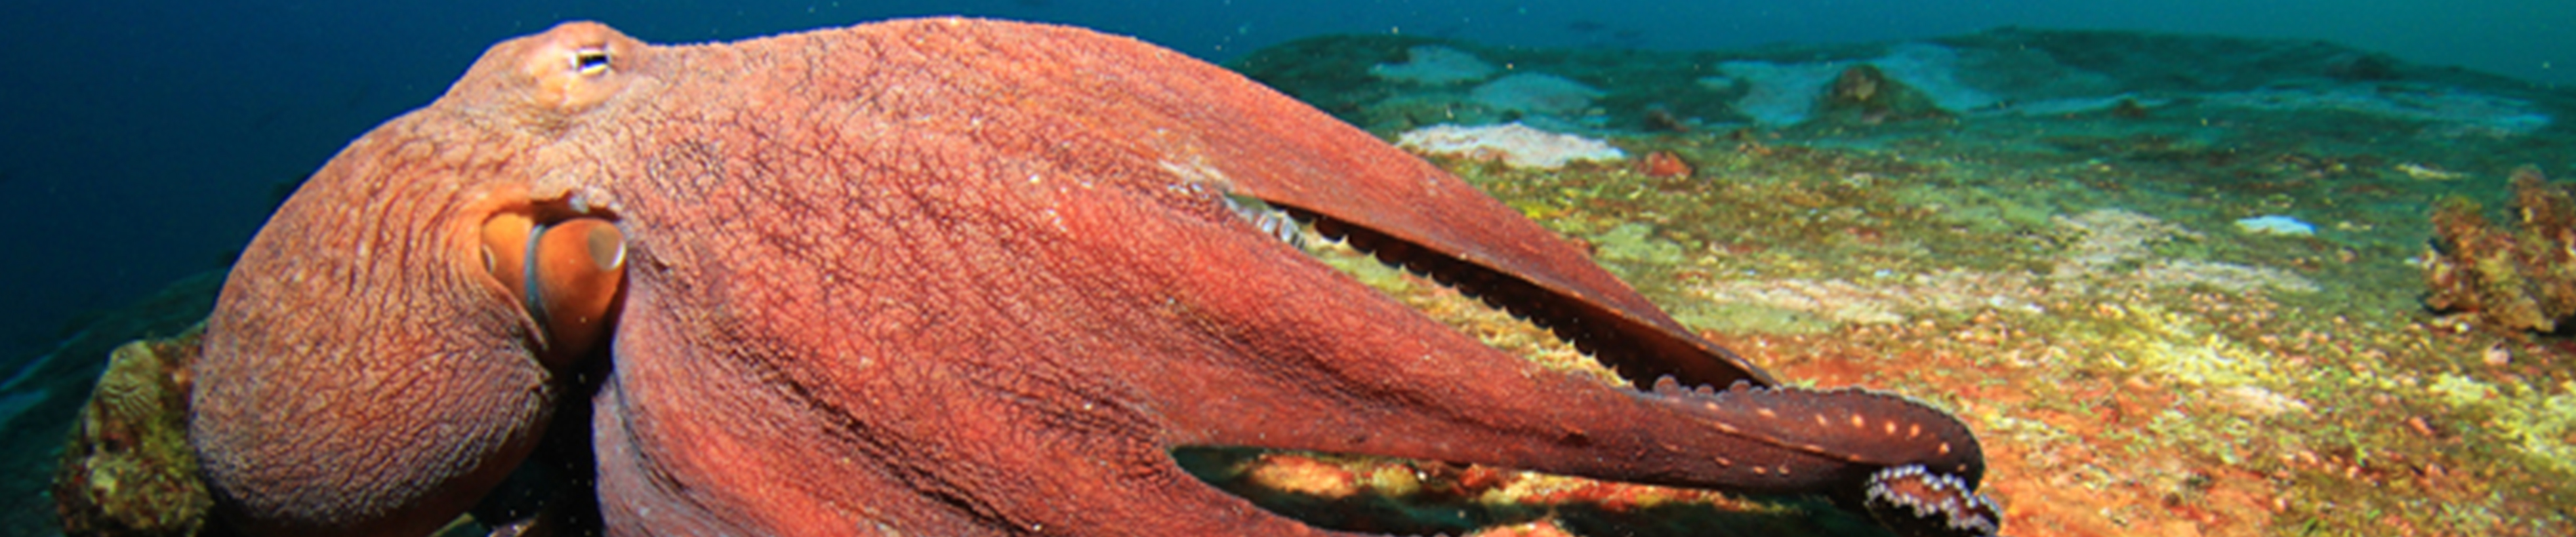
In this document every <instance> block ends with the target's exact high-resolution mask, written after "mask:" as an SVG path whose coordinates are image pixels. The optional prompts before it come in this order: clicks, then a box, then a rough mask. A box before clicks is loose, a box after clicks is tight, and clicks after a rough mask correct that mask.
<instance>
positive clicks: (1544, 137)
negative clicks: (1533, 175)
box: [1396, 122, 1628, 169]
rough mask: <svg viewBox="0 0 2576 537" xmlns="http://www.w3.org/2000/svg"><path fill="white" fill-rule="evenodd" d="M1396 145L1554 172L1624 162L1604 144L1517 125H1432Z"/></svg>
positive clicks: (1415, 131) (1426, 153)
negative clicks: (1570, 166)
mask: <svg viewBox="0 0 2576 537" xmlns="http://www.w3.org/2000/svg"><path fill="white" fill-rule="evenodd" d="M1396 145H1397V146H1399V147H1403V148H1405V149H1409V150H1412V151H1414V152H1416V153H1421V154H1425V155H1436V156H1445V157H1455V158H1464V159H1468V160H1489V161H1500V162H1502V163H1504V164H1507V165H1510V166H1514V167H1520V168H1535V169H1556V168H1562V167H1565V165H1566V164H1569V163H1572V162H1575V161H1595V162H1609V161H1617V160H1621V159H1625V158H1628V155H1627V153H1624V152H1621V151H1619V148H1616V147H1611V146H1610V144H1609V143H1608V142H1603V141H1600V140H1594V139H1590V138H1584V137H1581V136H1575V135H1572V134H1561V133H1554V132H1547V131H1543V130H1538V129H1533V128H1530V127H1529V126H1527V125H1522V124H1520V123H1518V122H1514V123H1508V124H1503V125H1487V126H1482V127H1460V126H1456V125H1434V126H1431V127H1425V128H1421V129H1415V130H1413V131H1411V132H1406V133H1404V135H1403V136H1400V137H1397V138H1396Z"/></svg>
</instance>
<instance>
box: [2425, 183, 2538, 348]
mask: <svg viewBox="0 0 2576 537" xmlns="http://www.w3.org/2000/svg"><path fill="white" fill-rule="evenodd" d="M2513 191H2514V195H2513V214H2514V215H2516V216H2517V217H2518V220H2519V222H2518V223H2516V225H2515V226H2514V227H2513V229H2511V230H2507V229H2504V228H2501V227H2498V226H2496V225H2495V224H2494V223H2493V222H2491V221H2489V220H2488V219H2487V217H2486V215H2485V214H2484V213H2483V211H2482V210H2481V209H2480V208H2479V206H2478V204H2477V202H2473V201H2469V200H2467V199H2464V198H2459V197H2451V198H2445V199H2443V200H2442V201H2441V202H2440V203H2439V204H2438V205H2437V206H2436V207H2435V208H2434V210H2433V233H2434V242H2433V246H2434V249H2433V252H2432V253H2431V254H2428V255H2426V256H2425V263H2424V265H2425V266H2424V279H2425V285H2426V286H2427V287H2430V288H2431V289H2430V292H2429V293H2427V294H2426V295H2425V296H2424V305H2425V306H2427V307H2430V308H2432V309H2434V310H2435V311H2442V312H2450V313H2460V314H2466V315H2471V316H2473V317H2474V318H2475V319H2477V320H2478V322H2479V324H2482V325H2486V326H2491V327H2496V328H2501V329H2504V330H2508V331H2516V332H2519V331H2525V330H2528V331H2534V332H2557V331H2558V327H2559V321H2561V320H2564V319H2567V318H2568V317H2569V316H2570V315H2576V201H2571V197H2570V195H2569V192H2568V189H2567V187H2565V186H2562V185H2554V184H2550V183H2549V182H2548V180H2547V179H2545V178H2543V177H2542V176H2541V174H2540V169H2539V168H2535V167H2531V166H2524V167H2522V168H2520V169H2517V170H2514V172H2513Z"/></svg>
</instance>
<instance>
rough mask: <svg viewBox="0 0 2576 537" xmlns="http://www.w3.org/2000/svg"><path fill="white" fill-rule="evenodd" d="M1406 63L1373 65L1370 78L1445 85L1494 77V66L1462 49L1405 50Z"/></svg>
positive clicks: (1429, 47) (1415, 48)
mask: <svg viewBox="0 0 2576 537" xmlns="http://www.w3.org/2000/svg"><path fill="white" fill-rule="evenodd" d="M1405 55H1406V59H1405V62H1404V63H1381V64H1377V65H1372V66H1369V70H1368V72H1369V76H1374V77H1378V78H1381V79H1385V80H1391V81H1398V82H1408V83H1413V84H1422V85H1428V86H1445V85H1450V84H1458V83H1464V82H1474V81H1478V80H1484V79H1485V77H1488V76H1493V74H1494V66H1493V64H1489V63H1485V60H1483V59H1479V58H1477V57H1476V55H1474V54H1468V53H1466V52H1465V51H1460V50H1458V49H1454V48H1449V47H1444V46H1439V45H1422V46H1417V47H1413V48H1409V49H1405Z"/></svg>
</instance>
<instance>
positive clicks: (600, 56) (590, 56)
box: [572, 47, 608, 75]
mask: <svg viewBox="0 0 2576 537" xmlns="http://www.w3.org/2000/svg"><path fill="white" fill-rule="evenodd" d="M572 67H573V69H574V70H576V71H580V72H581V74H584V75H597V74H600V73H605V72H608V49H604V48H597V47H593V48H585V49H581V50H577V51H573V53H572Z"/></svg>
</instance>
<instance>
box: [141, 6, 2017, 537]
mask: <svg viewBox="0 0 2576 537" xmlns="http://www.w3.org/2000/svg"><path fill="white" fill-rule="evenodd" d="M1247 215H1252V216H1260V215H1286V216H1288V217H1293V218H1295V219H1297V220H1300V221H1302V222H1304V223H1305V224H1306V225H1309V226H1311V230H1312V231H1314V232H1318V233H1320V234H1322V235H1325V236H1329V237H1334V238H1340V239H1344V240H1347V241H1349V242H1350V243H1351V244H1352V245H1354V246H1356V247H1358V248H1359V249H1361V250H1364V251H1368V252H1372V253H1374V255H1375V256H1377V257H1378V258H1379V259H1381V260H1383V261H1385V262H1387V263H1390V264H1399V265H1402V266H1404V267H1406V268H1408V269H1411V270H1413V271H1414V272H1417V273H1421V274H1424V275H1427V276H1429V277H1430V278H1432V279H1434V280H1437V281H1439V282H1441V283H1444V284H1448V285H1451V286H1453V287H1455V288H1457V289H1459V290H1461V291H1463V292H1465V293H1467V294H1470V295H1473V296H1477V297H1480V298H1481V299H1483V300H1484V301H1486V302H1487V303H1489V304H1492V305H1495V306H1497V307H1500V308H1503V309H1506V310H1508V311H1510V312H1512V313H1514V314H1516V315H1518V316H1521V317H1523V318H1526V319H1528V320H1529V321H1531V322H1534V323H1536V324H1538V325H1540V326H1544V327H1548V328H1550V329H1552V330H1553V331H1554V332H1555V333H1557V334H1559V335H1560V336H1562V337H1563V339H1565V340H1567V341H1569V342H1571V343H1572V344H1573V345H1575V346H1576V347H1577V348H1579V349H1581V350H1583V351H1584V352H1586V353H1588V354H1590V355H1592V356H1594V357H1595V358H1597V359H1598V360H1600V361H1601V362H1602V363H1604V364H1605V365H1608V366H1611V367H1613V368H1615V369H1616V370H1618V371H1620V372H1621V373H1622V374H1623V375H1625V376H1627V377H1628V378H1630V379H1634V383H1635V387H1634V389H1624V388H1620V387H1614V386H1609V385H1605V384H1603V383H1601V382H1598V381H1595V380H1589V379H1586V378H1579V377H1576V376H1574V375H1570V374H1565V373H1560V372H1556V371H1552V370H1546V369H1541V368H1539V367H1538V366H1535V365H1533V364H1532V363H1530V362H1529V361H1527V360H1522V359H1519V358H1516V357H1514V356H1511V355H1507V354H1505V353H1503V352H1501V351H1498V350H1495V349H1493V348H1490V347H1487V346H1485V345H1483V344H1480V343H1479V342H1478V341H1477V340H1476V339H1474V338H1472V337H1469V336H1467V335H1464V334H1462V333H1460V332H1457V331H1455V330H1452V329H1450V328H1449V327H1447V326H1445V325H1443V324H1440V323H1439V322H1436V321H1434V320H1432V319H1430V318H1428V317H1425V316H1423V315H1422V314H1420V313H1418V312H1416V311H1413V310H1411V309H1408V308H1407V307H1406V306H1405V305H1404V304H1402V303H1400V302H1398V301H1395V300H1393V299H1390V298H1388V297H1386V296H1383V295H1380V294H1378V293H1376V292H1375V291H1373V290H1371V289H1370V288H1369V287H1367V286H1365V285H1363V284H1361V283H1360V282H1358V281H1357V280H1355V279H1354V278H1351V277H1349V276H1346V275H1344V274H1341V273H1339V272H1336V271H1335V270H1334V269H1333V268H1331V267H1329V266H1327V265H1325V264H1323V263H1321V262H1319V261H1317V260H1315V259H1313V258H1311V257H1310V256H1308V255H1307V254H1306V253H1304V252H1303V251H1301V250H1299V249H1298V248H1296V247H1294V246H1292V245H1290V244H1287V243H1285V242H1283V241H1281V240H1278V237H1277V236H1276V233H1278V231H1279V230H1277V229H1275V228H1266V227H1265V225H1268V224H1276V223H1277V222H1276V221H1274V220H1267V219H1264V218H1257V217H1247ZM194 374H195V378H196V382H197V386H198V388H197V390H196V391H195V392H194V393H193V396H192V402H193V405H194V408H195V413H194V415H193V417H192V419H191V423H190V434H191V435H192V440H191V441H192V443H193V446H194V447H195V450H196V452H197V453H198V455H199V457H200V458H201V459H202V461H203V465H204V468H205V469H204V477H205V478H206V479H207V481H208V483H209V484H210V485H211V486H212V488H213V490H215V491H216V496H217V511H218V513H219V514H220V516H221V519H222V521H223V522H224V523H226V524H228V525H231V526H233V527H235V528H238V529H239V530H241V531H244V532H247V533H251V534H287V535H328V534H341V535H349V534H422V533H426V532H428V531H431V530H433V529H435V528H437V527H439V526H440V525H441V524H444V523H446V522H448V521H449V520H451V519H454V518H456V517H457V516H458V515H459V513H461V512H463V511H464V510H466V509H467V508H468V507H469V506H470V505H472V504H474V503H475V502H476V501H478V499H481V498H483V497H484V496H485V495H487V494H491V493H492V491H493V490H495V488H496V487H498V486H499V484H500V483H501V481H502V480H503V479H504V477H506V476H508V475H510V474H511V472H512V471H513V469H515V468H518V467H519V466H521V465H522V464H524V463H527V461H529V460H531V454H532V453H537V452H538V451H539V446H540V445H541V444H544V445H552V443H553V442H554V441H553V440H549V439H550V438H567V437H568V438H573V439H576V440H575V441H574V443H576V444H581V446H580V447H581V448H584V449H586V450H587V453H588V457H589V458H588V459H586V460H589V461H592V462H591V464H592V466H591V468H590V469H591V470H592V471H594V472H595V482H585V486H586V487H588V488H585V489H583V490H584V492H585V493H586V494H595V496H592V498H595V500H596V512H595V515H594V516H595V520H596V521H598V523H600V524H603V525H604V526H605V529H606V530H607V531H608V532H609V533H611V534H617V535H643V534H665V533H668V534H709V535H713V534H727V535H845V534H862V535H1091V536H1106V535H1174V536H1181V535H1186V536H1207V535H1337V534H1344V533H1340V532H1336V531H1331V530H1326V529H1319V528H1313V527H1309V526H1307V525H1305V524H1302V523H1300V522H1299V521H1297V520H1295V519H1291V518H1287V517H1283V516H1280V515H1276V514H1273V513H1271V512H1268V511H1265V510H1263V509H1261V508H1259V507H1258V506H1256V505H1254V504H1252V503H1249V502H1248V501H1247V500H1244V499H1242V498H1239V497H1236V496H1232V495H1228V494H1226V493H1224V492H1222V491H1220V490H1218V489H1217V488H1215V487H1213V486H1210V485H1208V484H1206V483H1204V482H1202V481H1200V480H1198V479H1195V478H1193V477H1192V476H1191V475H1190V474H1188V473H1186V472H1184V470H1183V469H1182V468H1181V467H1180V466H1178V465H1177V464H1176V463H1175V462H1174V458H1173V456H1172V451H1173V450H1174V449H1179V448H1183V447H1189V446H1235V447H1250V448H1270V449H1283V450H1311V451H1319V452H1335V453H1353V454H1374V455H1385V456H1394V457H1404V458H1412V459H1420V460H1431V461H1446V462H1455V463H1475V464H1486V465H1496V466H1502V467H1510V468H1522V469H1531V470H1538V471H1545V472H1553V473H1562V474H1573V475H1580V476H1589V477H1595V478H1601V479H1607V480H1615V481H1623V482H1635V483H1651V484H1665V485H1676V486H1684V487H1700V488H1709V489H1721V490H1728V491H1741V492H1748V493H1781V494H1815V495H1819V496H1822V497H1825V498H1830V499H1831V501H1833V502H1834V503H1835V504H1836V505H1840V506H1844V507H1846V508H1848V509H1852V510H1855V511H1858V512H1864V513H1868V515H1869V516H1870V517H1871V518H1872V519H1874V520H1876V521H1878V522H1879V523H1880V524H1882V525H1885V526H1888V527H1890V528H1892V529H1896V530H1898V531H1899V532H1900V533H1907V534H1916V535H1974V534H1989V533H1992V532H1994V531H1995V530H1996V529H1997V528H1996V526H1997V524H1998V521H1997V520H1996V512H1995V508H1994V507H1993V506H1992V505H1991V504H1990V503H1988V502H1987V501H1986V500H1985V499H1984V498H1983V497H1982V496H1979V495H1978V494H1977V493H1976V492H1975V490H1974V489H1975V488H1976V486H1977V483H1978V482H1979V479H1980V478H1981V477H1982V474H1983V473H1984V467H1983V460H1982V456H1981V454H1980V449H1979V447H1978V444H1977V440H1976V438H1975V437H1974V436H1973V435H1972V434H1971V433H1970V432H1969V431H1968V430H1967V428H1966V427H1965V426H1963V425H1962V424H1961V423H1960V422H1959V421H1958V420H1956V419H1955V418H1953V417H1951V416H1949V415H1947V414H1944V413H1942V412H1940V411H1938V410H1935V409H1933V408H1930V407H1928V406H1925V405H1923V404H1921V403H1918V402H1914V401H1911V400H1908V399H1906V398H1903V397H1898V396H1893V395H1887V394H1880V393H1874V392H1868V391H1863V390H1856V389H1834V390H1809V389H1798V388H1787V387H1780V386H1778V385H1777V384H1776V383H1775V380H1774V379H1772V378H1771V377H1770V376H1769V375H1768V374H1767V373H1765V372H1763V371H1762V370H1761V369H1760V368H1757V367H1756V366H1754V365H1753V364H1752V363H1750V362H1748V361H1746V360H1744V359H1743V358H1740V357H1738V356H1736V355H1734V354H1731V353H1729V352H1728V351H1726V350H1724V349H1721V348H1720V347H1718V346H1717V345H1715V344H1713V343H1711V342H1709V341H1706V340H1704V339H1702V338H1701V337H1700V336H1698V335H1696V334H1694V333H1692V332H1691V331H1690V330H1688V329H1686V328H1684V327H1682V326H1681V325H1680V324H1678V323H1676V322H1675V321H1674V320H1673V319H1671V318H1670V317H1668V316H1667V315H1665V314H1664V313H1663V312H1662V311H1660V310H1658V309H1657V308H1656V307H1655V306H1654V305H1653V304H1650V303H1648V302H1647V301H1646V300H1645V299H1644V298H1643V297H1642V296H1640V295H1638V294H1637V293H1636V292H1635V291H1633V290H1631V289H1630V288H1628V287H1627V286H1626V285H1625V284H1623V283H1621V282H1619V281H1618V280H1616V279H1615V278H1613V277H1612V276H1610V275H1608V274H1607V273H1606V272H1604V271H1603V270H1601V269H1600V268H1599V267H1597V266H1595V265H1593V264H1591V262H1590V261H1589V260H1588V259H1587V258H1586V257H1585V256H1584V255H1583V254H1582V253H1581V252H1580V251H1579V250H1577V249H1575V248H1574V247H1572V246H1570V245H1569V244H1568V243H1566V242H1565V241H1563V240H1561V239H1559V238H1557V237H1555V236H1554V235H1551V234H1550V233H1548V232H1546V231H1545V230H1544V229H1543V228H1540V227H1539V226H1537V225H1536V224H1535V223H1533V222H1531V221H1529V220H1527V219H1525V218H1523V217H1522V216H1520V215H1519V214H1517V213H1515V212H1513V211H1512V210H1510V209H1508V208H1506V207H1505V206H1504V205H1502V204H1501V203H1499V202H1497V201H1495V200H1494V199H1492V198H1490V197H1487V196H1485V195H1483V194H1482V193H1480V192H1478V191H1476V190H1475V189H1473V188H1472V187H1471V186H1469V185H1467V184H1466V183H1464V182H1462V181H1460V180H1458V179H1457V178H1455V177H1453V176H1451V175H1449V174H1447V173H1445V172H1443V171H1442V170H1440V169H1438V168H1436V167H1434V166H1432V165H1430V164H1428V163H1426V162H1424V161H1422V160H1421V159H1418V158H1415V157H1413V156H1410V155H1408V154H1405V153H1403V152H1400V151H1398V150H1396V149H1394V148H1392V147H1390V146H1388V145H1386V144H1385V143H1383V142H1382V141H1381V140H1378V139H1376V138H1374V137H1372V136H1371V135H1369V134H1367V133H1365V132H1362V131H1360V130H1357V129H1354V128H1352V127H1349V126H1346V125H1344V124H1341V123H1338V122H1336V121H1335V120H1333V119H1332V118H1331V117H1330V116H1328V115H1326V114H1324V113H1321V112H1319V111H1316V110H1314V109H1312V108H1309V107H1307V106H1305V105H1303V104H1301V103H1299V102H1297V101H1295V100H1293V99H1291V98H1289V97H1286V96H1283V95H1281V94H1279V93H1276V92H1273V91H1271V90H1269V89H1267V88H1264V87H1262V86H1261V85H1259V84H1257V83H1254V82H1252V81H1250V80H1247V79H1245V78H1244V77H1242V76H1239V75H1237V74H1234V73H1232V72H1229V71H1226V70H1224V69H1222V68H1219V67H1216V66H1214V65H1210V64H1207V63H1204V62H1200V61H1197V60H1194V59H1191V58H1189V57H1187V56H1184V55H1181V54H1179V53H1175V52H1172V51H1169V50H1165V49H1161V48H1157V47H1155V46H1152V45H1149V44H1146V43H1143V42H1140V41H1136V40H1133V39H1128V38H1122V37H1114V36H1108V35H1103V34H1099V33H1094V32H1091V31H1087V30H1082V29H1076V28H1067V27H1059V26H1047V25H1036V24H1024V23H1011V22H999V21H984V20H969V19H955V18H948V19H925V20H906V21H894V22H884V23H877V24H868V25H862V26H857V27H851V28H844V29H836V30H824V31H816V32H810V33H801V34H793V35H784V36H777V37H770V38H764V39H755V40H750V41H743V42H738V43H729V44H711V45H688V46H651V45H646V44H644V43H642V42H639V41H636V40H634V39H631V38H628V37H627V36H625V35H622V34H619V33H618V32H616V31H615V30H611V29H609V28H608V27H606V26H602V25H599V24H594V23H578V22H577V23H568V24H564V25H561V26H558V27H556V28H554V29H552V30H549V31H547V32H545V33H542V34H537V35H533V36H528V37H524V38H519V39H516V40H511V41H507V42H504V43H501V44H499V45H497V46H495V47H493V48H492V49H491V50H490V51H489V52H487V53H485V54H484V56H483V57H482V59H481V60H480V61H478V62H476V63H475V64H474V66H473V67H472V69H471V70H469V71H468V72H467V73H466V74H465V75H464V77H463V78H462V79H461V80H459V81H458V82H456V84H455V85H454V87H452V88H451V89H450V90H448V92H447V93H446V94H445V95H444V96H443V97H441V98H439V99H438V100H437V101H435V102H433V103H431V104H430V105H428V106H427V107H424V108H422V109H420V110H417V111H414V112H411V113H409V114H406V115H403V116H401V117H399V118H396V119H394V120H392V121H390V122H388V123H386V124H385V125H383V126H381V127H379V128H377V129H375V130H374V131H372V132H370V133H368V134H367V135H365V136H364V137H362V138H359V139H358V140H357V141H355V142H352V143H351V144H350V145H349V146H348V147H347V148H346V149H345V150H343V151H342V152H341V153H340V154H339V155H338V156H337V157H335V158H333V159H332V160H331V161H330V162H329V163H328V164H327V165H325V166H324V167H323V168H322V169H321V170H320V171H319V172H317V173H316V174H315V175H314V176H313V177H312V178H311V179H310V180H309V181H308V183H307V184H306V185H304V186H303V187H302V189H301V190H300V191H298V192H297V193H296V194H295V195H294V196H293V197H292V199H290V200H288V201H287V202H286V203H285V204H284V205H283V206H282V207H281V208H280V209H279V210H278V212H277V213H276V215H275V216H274V217H273V218H272V219H271V220H270V221H269V223H268V225H267V227H266V228H265V229H263V230H262V231H261V232H260V233H259V235H258V236H257V237H256V238H255V239H254V240H253V241H252V242H251V245H250V246H249V248H248V249H247V250H246V251H245V252H244V253H243V255H242V257H241V261H240V263H239V265H238V266H236V267H235V269H234V271H233V273H232V277H231V280H230V281H229V282H228V283H227V284H226V285H225V287H224V290H223V293H222V298H221V299H220V301H219V304H218V306H217V309H216V311H215V313H214V315H213V316H212V318H211V319H210V320H209V322H208V325H207V329H206V335H205V352H204V358H203V360H202V361H201V362H200V363H199V365H198V366H197V367H196V368H195V370H194ZM562 416H576V417H583V416H586V419H557V418H559V417H562ZM549 427H552V428H555V429H557V430H556V431H554V432H555V433H561V432H562V430H563V429H567V428H571V429H581V428H587V429H588V430H587V431H586V432H584V433H583V434H571V435H565V434H550V433H549V431H548V428H549Z"/></svg>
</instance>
